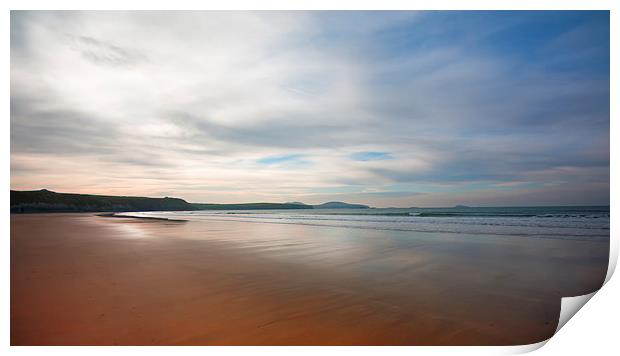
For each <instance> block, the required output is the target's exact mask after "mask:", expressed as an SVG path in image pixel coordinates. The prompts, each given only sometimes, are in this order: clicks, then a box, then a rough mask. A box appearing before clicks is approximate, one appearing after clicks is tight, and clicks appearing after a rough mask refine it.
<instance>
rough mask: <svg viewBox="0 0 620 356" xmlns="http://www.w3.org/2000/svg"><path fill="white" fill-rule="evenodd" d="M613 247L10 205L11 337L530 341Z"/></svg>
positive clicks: (141, 341)
mask: <svg viewBox="0 0 620 356" xmlns="http://www.w3.org/2000/svg"><path fill="white" fill-rule="evenodd" d="M608 252H609V245H608V244H607V243H600V242H587V241H568V240H550V239H535V238H525V237H506V236H503V237H499V236H465V235H459V234H423V233H412V232H394V231H389V232H388V231H379V230H363V229H348V228H337V227H320V226H301V225H283V224H256V223H247V222H235V221H221V222H218V221H209V222H195V221H190V222H176V221H158V220H140V219H129V218H128V219H123V218H108V217H102V216H95V215H93V214H36V215H34V214H33V215H11V344H12V345H518V344H529V343H534V342H538V341H542V340H544V339H547V338H549V337H550V336H551V335H552V334H553V331H554V330H555V328H556V325H557V322H558V316H559V311H560V297H562V296H574V295H581V294H585V293H590V292H592V291H594V290H596V289H598V288H599V287H600V286H601V284H602V282H603V279H604V276H605V273H606V269H607V259H608Z"/></svg>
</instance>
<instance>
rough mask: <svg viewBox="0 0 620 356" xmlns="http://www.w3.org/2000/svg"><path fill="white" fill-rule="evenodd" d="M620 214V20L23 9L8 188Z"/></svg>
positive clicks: (598, 15) (15, 46) (16, 23)
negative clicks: (619, 160)
mask: <svg viewBox="0 0 620 356" xmlns="http://www.w3.org/2000/svg"><path fill="white" fill-rule="evenodd" d="M41 188H47V189H50V190H54V191H60V192H80V193H94V194H115V195H116V194H123V195H146V196H175V197H181V198H185V199H186V200H188V201H191V202H222V203H226V202H250V201H270V202H285V201H303V202H306V203H319V202H324V201H329V200H344V201H349V202H357V203H366V204H370V205H374V206H382V207H385V206H449V205H454V204H468V205H553V204H608V203H609V15H608V13H607V12H568V11H564V12H475V11H474V12H472V11H470V12H45V11H38V12H15V11H13V12H12V13H11V189H20V190H23V189H28V190H30V189H41Z"/></svg>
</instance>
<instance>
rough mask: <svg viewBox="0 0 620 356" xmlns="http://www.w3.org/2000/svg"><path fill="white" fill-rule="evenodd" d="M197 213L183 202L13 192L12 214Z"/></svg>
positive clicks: (179, 200) (42, 192) (48, 192)
mask: <svg viewBox="0 0 620 356" xmlns="http://www.w3.org/2000/svg"><path fill="white" fill-rule="evenodd" d="M159 210H167V211H179V210H196V208H195V207H194V206H193V205H192V204H190V203H188V202H186V201H185V200H183V199H178V198H168V197H166V198H145V197H124V196H108V195H90V194H71V193H56V192H52V191H49V190H47V189H41V190H31V191H17V190H11V212H12V213H35V212H87V211H92V212H98V211H159Z"/></svg>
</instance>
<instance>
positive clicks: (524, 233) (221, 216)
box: [119, 206, 610, 242]
mask: <svg viewBox="0 0 620 356" xmlns="http://www.w3.org/2000/svg"><path fill="white" fill-rule="evenodd" d="M119 215H131V216H140V217H158V218H168V219H183V220H188V221H209V220H216V221H243V222H248V223H255V224H294V225H311V226H331V227H340V228H352V229H375V230H395V231H412V232H429V233H433V232H438V233H453V234H464V236H467V235H505V236H515V237H532V238H547V239H565V240H585V241H598V242H607V241H609V233H610V230H609V226H610V220H609V206H545V207H453V208H368V209H299V210H297V209H296V210H235V211H229V210H221V211H218V210H203V211H170V212H132V213H123V214H119Z"/></svg>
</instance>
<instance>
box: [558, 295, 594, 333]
mask: <svg viewBox="0 0 620 356" xmlns="http://www.w3.org/2000/svg"><path fill="white" fill-rule="evenodd" d="M596 292H598V290H597V291H594V292H592V293H590V294H584V295H578V296H575V297H564V298H562V305H561V308H560V320H559V321H558V327H557V328H556V329H555V333H554V334H557V332H558V331H560V329H561V328H562V327H563V326H564V325H566V323H567V322H568V321H569V320H570V319H571V318H572V317H573V316H574V315H575V314H577V312H578V311H579V309H581V307H583V306H584V305H585V304H586V303H587V302H588V301H589V300H590V299H591V298H592V297H593V296H594V294H596Z"/></svg>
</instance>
